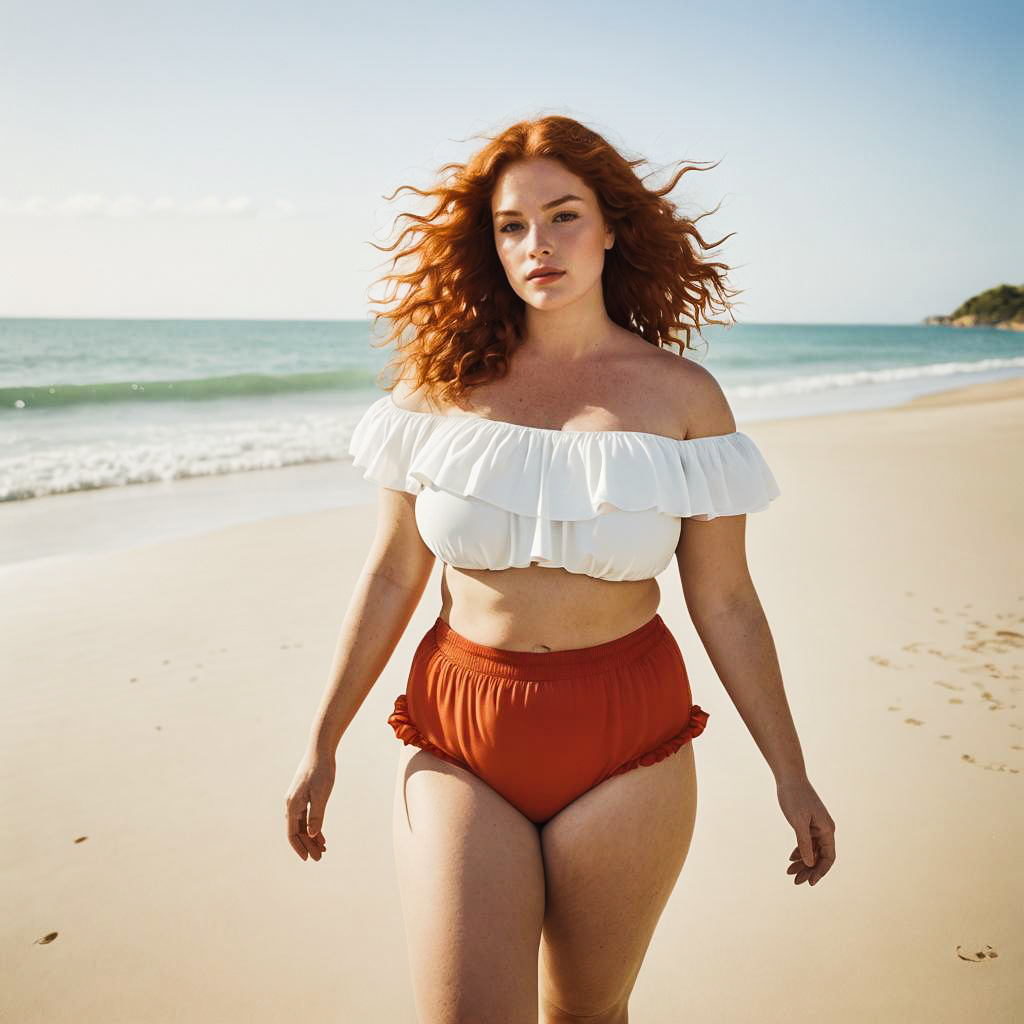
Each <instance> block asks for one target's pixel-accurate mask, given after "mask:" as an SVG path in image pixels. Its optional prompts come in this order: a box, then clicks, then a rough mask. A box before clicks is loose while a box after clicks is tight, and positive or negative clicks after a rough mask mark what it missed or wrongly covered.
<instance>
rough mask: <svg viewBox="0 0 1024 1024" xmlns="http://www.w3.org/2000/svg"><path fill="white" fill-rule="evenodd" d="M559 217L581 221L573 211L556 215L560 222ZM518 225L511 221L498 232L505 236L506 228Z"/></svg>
mask: <svg viewBox="0 0 1024 1024" xmlns="http://www.w3.org/2000/svg"><path fill="white" fill-rule="evenodd" d="M559 217H571V218H572V219H573V220H579V214H578V213H573V212H572V210H561V211H560V212H558V213H556V214H555V220H558V218H559ZM518 223H519V221H517V220H510V221H508V222H507V223H505V224H503V225H502V226H501V227H500V228H498V231H499V233H500V234H505V233H506V232H505V228H509V227H514V226H515V225H517V224H518Z"/></svg>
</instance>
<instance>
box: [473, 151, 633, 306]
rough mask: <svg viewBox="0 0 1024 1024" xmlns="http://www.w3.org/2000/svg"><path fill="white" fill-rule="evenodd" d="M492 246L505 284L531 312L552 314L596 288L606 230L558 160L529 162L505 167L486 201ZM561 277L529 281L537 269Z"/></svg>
mask: <svg viewBox="0 0 1024 1024" xmlns="http://www.w3.org/2000/svg"><path fill="white" fill-rule="evenodd" d="M491 219H492V223H493V225H494V244H495V246H496V248H497V251H498V257H499V258H500V260H501V265H502V266H503V267H504V268H505V273H506V275H507V276H508V281H509V284H510V285H511V286H512V289H513V290H514V291H515V293H516V294H517V295H518V296H519V297H520V298H521V299H522V300H523V301H524V302H527V303H529V304H530V305H531V306H536V307H538V308H544V309H554V308H557V307H560V306H564V305H567V304H568V303H570V302H572V301H574V300H575V299H577V298H579V297H580V296H581V295H583V294H584V293H585V292H587V291H589V290H590V288H591V287H593V285H594V283H595V282H598V284H599V283H600V279H601V271H602V270H603V269H604V254H605V250H606V249H609V248H610V247H611V245H612V243H613V241H614V238H615V235H614V232H613V231H611V230H610V229H609V230H606V229H605V225H604V219H603V217H602V215H601V210H600V207H599V206H598V203H597V197H596V195H595V194H594V192H593V190H592V189H590V188H589V187H588V186H587V185H586V184H584V182H583V180H582V179H581V178H579V177H577V176H576V175H575V174H572V173H571V172H570V171H568V170H566V168H565V167H564V166H563V165H562V164H561V163H559V162H558V161H557V160H554V159H551V158H548V157H534V158H531V159H529V160H520V161H517V162H516V163H514V164H509V166H508V167H506V168H505V170H504V171H503V172H502V174H501V175H500V177H499V178H498V181H497V184H496V186H495V189H494V195H493V196H492V197H491ZM542 266H549V267H556V268H557V269H558V270H561V271H563V273H562V274H561V276H559V277H556V278H553V279H551V280H543V279H542V280H529V279H528V275H529V274H530V273H531V272H532V271H535V270H536V269H537V268H538V267H542Z"/></svg>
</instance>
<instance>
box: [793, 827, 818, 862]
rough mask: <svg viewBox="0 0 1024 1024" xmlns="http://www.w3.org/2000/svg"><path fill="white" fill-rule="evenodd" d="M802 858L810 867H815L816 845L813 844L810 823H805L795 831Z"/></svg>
mask: <svg viewBox="0 0 1024 1024" xmlns="http://www.w3.org/2000/svg"><path fill="white" fill-rule="evenodd" d="M795 831H796V842H797V848H798V849H799V851H800V858H801V860H803V862H804V863H805V864H806V865H807V866H808V867H809V868H812V867H814V844H813V843H812V842H811V829H810V822H809V821H808V822H804V823H803V824H801V825H799V826H797V827H796V829H795Z"/></svg>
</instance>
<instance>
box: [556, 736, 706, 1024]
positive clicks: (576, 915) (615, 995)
mask: <svg viewBox="0 0 1024 1024" xmlns="http://www.w3.org/2000/svg"><path fill="white" fill-rule="evenodd" d="M696 811H697V779H696V770H695V764H694V755H693V745H692V743H686V744H685V745H684V746H682V747H681V748H680V749H679V750H678V751H676V752H675V753H674V754H671V755H670V756H669V757H667V758H665V759H664V760H662V761H659V762H658V763H657V764H653V765H647V766H642V767H638V768H634V769H633V770H631V771H628V772H625V773H623V774H621V775H616V776H613V777H612V778H610V779H606V780H605V781H604V782H602V783H600V784H599V785H597V786H595V787H594V788H593V789H590V790H588V791H587V792H586V793H584V794H583V795H582V796H580V797H579V798H578V799H576V800H574V801H573V802H572V803H571V804H569V805H568V806H567V807H565V808H564V809H563V810H562V811H560V812H559V813H558V814H556V815H555V816H554V817H553V818H551V819H550V821H548V822H546V823H545V825H544V826H543V828H542V830H541V850H542V853H543V856H544V870H545V875H546V885H547V889H546V909H545V916H544V925H543V935H542V938H541V964H540V995H541V1005H542V1007H543V1008H544V1009H545V1010H547V1011H548V1018H547V1019H549V1020H552V1021H557V1020H560V1019H564V1018H563V1016H562V1015H563V1014H564V1015H565V1016H566V1017H569V1016H571V1015H577V1016H586V1015H588V1014H591V1015H599V1014H602V1013H608V1012H610V1011H613V1010H614V1009H615V1008H616V1007H620V1008H624V1007H625V1006H626V1004H627V1003H628V1000H629V994H630V992H631V991H632V989H633V984H634V982H635V981H636V978H637V975H638V974H639V972H640V966H641V964H642V962H643V958H644V955H645V954H646V952H647V947H648V946H649V945H650V941H651V937H652V936H653V934H654V929H655V927H656V926H657V923H658V919H659V918H660V917H661V912H662V910H664V908H665V904H666V903H667V902H668V898H669V896H670V895H671V893H672V889H673V888H674V886H675V883H676V879H677V878H678V877H679V872H680V870H681V869H682V866H683V862H684V861H685V859H686V855H687V853H688V851H689V848H690V840H691V838H692V837H693V827H694V821H695V818H696ZM559 1011H560V1012H559ZM542 1019H543V1018H542Z"/></svg>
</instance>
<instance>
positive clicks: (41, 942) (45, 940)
mask: <svg viewBox="0 0 1024 1024" xmlns="http://www.w3.org/2000/svg"><path fill="white" fill-rule="evenodd" d="M55 938H57V933H56V932H50V934H49V935H44V936H43V937H42V938H41V939H36V940H35V941H34V942H33V943H32V945H33V946H37V945H38V946H45V945H48V944H49V943H51V942H53V940H54V939H55Z"/></svg>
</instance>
